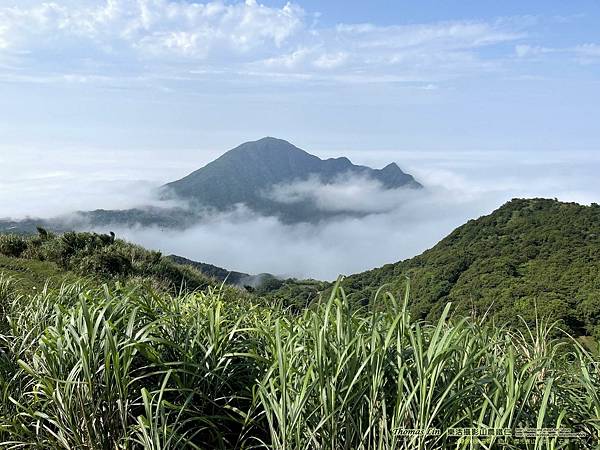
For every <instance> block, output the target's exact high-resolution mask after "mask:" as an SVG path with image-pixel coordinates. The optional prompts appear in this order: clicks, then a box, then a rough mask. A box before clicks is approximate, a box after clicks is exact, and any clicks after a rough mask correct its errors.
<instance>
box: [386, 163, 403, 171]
mask: <svg viewBox="0 0 600 450" xmlns="http://www.w3.org/2000/svg"><path fill="white" fill-rule="evenodd" d="M398 170H400V171H401V169H400V167H398V164H396V163H395V162H391V163H389V164H388V165H387V166H385V167H384V168H383V169H381V171H382V172H383V171H386V172H392V171H394V172H395V171H398Z"/></svg>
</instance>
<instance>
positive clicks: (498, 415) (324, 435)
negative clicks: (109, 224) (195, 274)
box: [0, 278, 600, 450]
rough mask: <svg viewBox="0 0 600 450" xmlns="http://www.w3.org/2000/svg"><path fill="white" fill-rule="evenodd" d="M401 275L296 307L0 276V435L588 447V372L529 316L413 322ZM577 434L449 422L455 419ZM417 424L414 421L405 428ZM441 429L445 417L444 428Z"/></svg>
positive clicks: (82, 443) (200, 443) (593, 399)
mask: <svg viewBox="0 0 600 450" xmlns="http://www.w3.org/2000/svg"><path fill="white" fill-rule="evenodd" d="M408 297H409V295H408V292H407V293H406V295H405V296H404V297H403V298H395V297H394V296H392V295H390V294H387V293H385V289H382V290H381V291H380V292H379V293H378V295H377V297H376V298H375V299H374V301H373V304H372V305H371V307H370V308H369V309H366V308H364V307H360V306H356V305H353V304H352V303H351V302H349V301H348V300H347V298H346V297H345V295H344V291H343V289H342V287H341V286H340V285H339V284H338V285H336V287H335V288H334V289H333V292H332V293H331V296H330V297H329V298H326V299H322V300H321V301H320V302H318V303H316V304H314V305H312V306H311V307H310V308H307V309H306V310H304V311H302V312H300V313H298V312H294V311H289V310H286V309H284V308H283V307H281V306H279V305H265V304H256V303H252V301H251V300H250V299H248V298H242V299H240V301H237V302H234V301H231V300H227V301H226V300H225V299H224V298H223V297H222V295H221V292H220V291H219V290H218V289H209V290H207V291H205V292H200V293H194V294H187V295H181V296H171V295H168V294H164V293H158V292H154V291H153V290H152V289H150V288H147V287H143V286H141V285H139V286H131V285H129V286H125V285H120V284H116V285H113V286H110V287H109V286H105V287H104V288H103V289H97V288H90V287H87V286H85V285H81V284H78V285H70V286H64V287H63V288H62V289H61V290H60V291H50V290H49V289H46V290H44V291H42V292H40V293H37V294H32V295H28V296H24V295H20V294H17V291H16V290H14V289H12V288H11V285H10V282H9V281H8V280H6V279H2V278H0V308H1V311H2V317H0V334H1V335H0V396H1V398H0V442H1V444H0V446H1V447H2V448H39V449H61V448H62V449H117V448H123V449H129V448H147V449H161V450H162V449H165V450H166V449H178V448H192V449H194V448H196V449H200V448H223V449H225V448H227V449H230V448H239V449H242V448H244V449H249V448H271V449H281V450H283V449H290V450H291V449H294V450H296V449H331V450H333V449H336V450H337V449H365V450H367V449H369V450H371V449H373V450H376V449H377V450H379V449H381V450H384V449H385V450H388V449H390V450H391V449H435V448H481V449H487V448H536V449H537V448H590V447H591V446H593V445H597V442H598V433H599V430H600V420H599V418H600V390H599V386H600V383H599V381H600V380H599V373H598V370H597V368H596V366H595V365H594V364H593V363H594V360H593V357H592V356H591V355H590V354H589V353H588V352H587V351H586V350H585V349H584V348H583V347H582V346H580V345H579V344H578V343H577V342H576V341H575V340H573V339H570V338H569V337H568V336H565V337H564V338H563V339H553V338H551V337H550V336H551V335H553V333H551V332H552V331H553V330H552V329H553V327H554V325H553V324H550V323H546V322H544V321H543V320H540V321H539V322H538V323H537V326H536V327H535V328H533V329H529V330H528V331H527V329H525V330H526V331H525V332H523V331H517V330H512V329H505V328H498V327H489V326H487V325H483V324H479V323H475V322H472V321H469V320H467V319H461V318H453V317H452V308H451V305H447V306H446V308H445V309H444V312H443V314H442V316H441V318H440V320H439V321H438V322H437V323H424V322H420V321H415V320H413V319H412V318H411V317H410V314H409V313H408V312H407V308H406V304H407V302H408V300H409V299H408ZM460 427H467V428H478V429H490V428H503V429H511V430H516V429H518V428H538V429H540V428H572V429H574V430H576V431H581V432H583V433H584V437H581V438H574V439H571V440H568V439H565V438H557V437H553V436H549V437H537V438H533V439H531V440H528V441H526V442H521V441H518V440H516V439H514V438H506V439H505V438H501V437H490V438H487V437H473V438H467V437H455V436H450V435H449V433H448V429H450V428H460ZM410 430H420V434H413V435H408V436H404V434H410ZM438 431H439V433H438Z"/></svg>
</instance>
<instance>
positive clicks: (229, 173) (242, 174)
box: [163, 137, 422, 221]
mask: <svg viewBox="0 0 600 450" xmlns="http://www.w3.org/2000/svg"><path fill="white" fill-rule="evenodd" d="M348 175H360V176H365V177H370V178H372V179H375V180H377V181H379V182H380V183H381V184H382V186H383V187H384V188H386V189H395V188H401V187H408V188H415V189H417V188H421V187H422V186H421V185H420V184H419V183H418V182H416V181H415V179H414V178H413V177H412V176H411V175H408V174H406V173H404V172H403V171H402V170H401V169H400V168H399V167H398V166H397V165H396V164H395V163H392V164H389V165H388V166H386V167H385V168H383V169H378V170H377V169H371V168H369V167H365V166H357V165H354V164H352V163H351V162H350V160H349V159H348V158H331V159H326V160H322V159H320V158H318V157H316V156H314V155H311V154H309V153H307V152H305V151H304V150H301V149H299V148H298V147H296V146H294V145H292V144H290V143H289V142H287V141H284V140H282V139H276V138H272V137H266V138H263V139H260V140H258V141H254V142H246V143H244V144H242V145H240V146H238V147H236V148H234V149H233V150H230V151H228V152H227V153H225V154H224V155H222V156H221V157H220V158H218V159H216V160H215V161H213V162H211V163H209V164H207V165H206V166H205V167H203V168H201V169H199V170H196V171H195V172H193V173H191V174H189V175H188V176H186V177H185V178H182V179H181V180H178V181H175V182H172V183H169V184H167V185H165V186H164V188H163V189H164V193H165V195H166V196H176V197H178V198H181V199H185V200H188V201H190V202H192V204H194V205H197V206H201V207H210V208H214V209H217V210H226V209H230V208H232V207H233V206H234V205H236V204H238V203H244V204H246V205H247V206H249V207H250V208H252V209H253V210H255V211H258V212H261V213H265V214H275V215H279V216H280V217H282V218H283V219H284V220H288V221H312V220H315V219H319V218H322V217H324V216H327V214H326V213H324V212H323V211H320V210H318V209H317V207H316V205H314V204H312V203H311V202H308V201H307V202H295V203H293V204H291V205H290V204H284V203H281V202H277V201H274V200H272V199H270V198H269V197H268V195H266V194H267V192H268V190H269V189H270V188H272V187H273V186H274V185H277V184H281V183H290V182H292V181H296V180H306V179H307V178H309V177H310V176H316V177H318V178H319V179H320V180H321V181H322V182H325V183H326V182H330V181H333V180H334V179H336V178H337V177H344V176H348Z"/></svg>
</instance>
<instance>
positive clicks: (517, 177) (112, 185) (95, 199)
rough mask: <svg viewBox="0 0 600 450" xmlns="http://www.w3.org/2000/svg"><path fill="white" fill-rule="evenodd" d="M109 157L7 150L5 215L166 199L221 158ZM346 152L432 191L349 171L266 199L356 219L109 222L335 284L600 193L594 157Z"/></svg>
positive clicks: (146, 236) (165, 247)
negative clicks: (518, 211) (532, 210)
mask: <svg viewBox="0 0 600 450" xmlns="http://www.w3.org/2000/svg"><path fill="white" fill-rule="evenodd" d="M96 154H97V153H96ZM109 154H110V155H111V157H110V158H105V159H98V160H97V161H95V162H94V161H92V162H90V161H89V160H82V159H79V160H78V159H77V157H76V155H72V157H71V158H68V160H69V161H79V162H78V163H68V164H65V163H64V161H63V159H62V158H61V161H59V162H57V163H53V162H52V160H50V159H46V160H43V161H41V162H40V163H39V164H37V165H35V164H33V165H31V166H29V165H27V164H29V163H26V161H25V159H24V158H21V159H19V158H17V159H13V160H9V159H8V157H7V156H6V155H2V157H1V158H2V165H1V166H0V167H1V168H0V172H1V173H0V176H1V180H2V181H0V187H1V188H2V189H1V192H0V200H1V204H2V211H0V217H2V216H4V217H24V216H46V217H51V216H55V215H57V214H59V213H67V212H69V211H75V210H91V209H96V208H111V209H119V208H128V207H133V206H142V205H160V206H168V205H165V204H164V203H161V202H159V201H158V200H157V199H156V198H155V197H154V196H153V194H152V193H153V192H154V191H153V189H154V188H155V187H157V186H159V185H161V184H162V183H164V182H167V181H171V180H173V179H176V178H178V177H181V176H183V175H186V174H187V173H188V172H190V171H191V170H194V169H195V168H198V167H201V166H202V165H203V164H205V163H206V162H208V161H209V160H211V159H213V158H214V154H210V153H202V152H199V151H188V150H186V151H183V150H181V151H178V152H177V153H176V155H177V157H175V158H174V157H173V155H174V153H173V152H171V153H170V154H165V153H160V152H156V153H152V158H149V157H148V154H147V153H145V154H143V155H144V156H141V155H142V153H140V152H139V151H138V152H135V151H129V152H125V151H123V152H113V153H109ZM317 154H318V155H319V156H321V157H329V156H339V154H338V155H330V154H328V153H326V152H320V153H319V152H317ZM347 154H348V155H349V156H350V157H351V159H352V160H353V161H354V162H356V163H360V164H368V165H371V166H372V167H382V166H384V165H385V164H387V163H388V162H390V161H396V162H397V163H398V164H399V165H400V167H401V168H402V169H403V170H405V171H406V172H408V173H411V174H412V175H414V176H415V178H416V179H417V180H418V181H419V182H421V183H422V184H423V185H424V186H425V189H422V190H402V189H400V190H385V189H383V188H382V186H381V185H379V184H378V183H377V182H375V181H373V180H369V179H365V178H362V177H354V178H353V177H341V178H339V179H336V180H333V182H329V183H327V184H323V183H322V181H320V180H318V179H309V180H298V181H295V182H293V183H290V184H286V185H278V186H274V187H273V188H272V189H271V190H270V191H269V192H267V193H265V195H268V196H269V197H270V198H271V199H274V200H276V201H280V202H282V203H287V204H290V203H292V204H293V203H294V202H298V201H305V200H311V201H313V202H315V204H316V205H317V206H318V207H319V208H320V209H322V210H323V211H345V212H355V213H357V215H355V216H352V217H339V218H335V219H330V220H326V221H321V222H319V223H311V224H308V223H303V224H285V223H282V222H281V221H279V220H278V219H277V218H275V217H265V216H261V215H259V214H257V213H255V212H253V211H251V210H249V209H248V208H247V207H245V206H244V205H237V206H236V207H235V209H233V210H232V211H229V212H226V213H214V214H211V215H207V216H206V217H204V219H203V220H202V221H201V222H199V223H198V224H196V225H195V226H193V227H191V228H188V229H186V230H169V229H160V228H157V227H134V228H123V227H119V226H113V227H110V229H111V230H113V231H115V232H116V233H117V235H118V236H119V237H121V238H124V239H127V240H129V241H132V242H136V243H139V244H141V245H143V246H145V247H148V248H152V249H157V250H160V251H162V252H163V253H164V254H177V255H180V256H184V257H186V258H189V259H193V260H197V261H201V262H207V263H211V264H215V265H218V266H221V267H224V268H226V269H229V270H236V271H240V272H246V273H251V274H256V273H262V272H269V273H273V274H276V275H280V276H286V277H297V278H317V279H323V280H332V279H335V278H336V277H337V276H338V275H339V274H350V273H355V272H359V271H363V270H368V269H371V268H373V267H378V266H381V265H383V264H386V263H391V262H396V261H399V260H402V259H405V258H409V257H412V256H415V255H417V254H419V253H421V252H423V251H424V250H426V249H427V248H430V247H432V246H433V245H435V244H436V243H437V242H438V241H439V240H440V239H442V238H443V237H444V236H446V235H447V234H449V233H450V232H451V231H452V230H453V229H454V228H456V227H458V226H460V225H461V224H463V223H465V222H466V221H467V220H469V219H473V218H477V217H479V216H481V215H484V214H488V213H490V212H491V211H493V210H494V209H496V208H498V207H500V206H501V205H502V204H503V203H505V202H506V201H508V200H510V199H511V198H515V197H546V198H558V199H559V200H562V201H575V202H578V203H583V204H589V203H591V202H598V201H599V200H600V187H599V186H598V183H597V174H598V173H599V169H600V157H599V156H596V155H595V154H594V153H585V152H581V153H573V152H570V153H566V152H565V153H560V152H553V153H547V152H546V153H543V154H542V153H541V152H540V153H535V152H531V153H529V154H528V156H527V157H526V158H525V157H522V156H521V155H519V154H516V153H514V152H491V153H490V152H481V153H476V152H450V153H449V152H444V153H441V152H418V153H417V152H415V153H410V152H376V151H373V152H360V153H356V154H352V152H348V153H347ZM105 156H106V155H105ZM73 157H75V158H74V159H73ZM69 164H71V165H69ZM73 164H75V165H73ZM17 169H18V170H17ZM19 171H20V172H19ZM98 231H103V232H106V231H109V230H108V228H103V229H98Z"/></svg>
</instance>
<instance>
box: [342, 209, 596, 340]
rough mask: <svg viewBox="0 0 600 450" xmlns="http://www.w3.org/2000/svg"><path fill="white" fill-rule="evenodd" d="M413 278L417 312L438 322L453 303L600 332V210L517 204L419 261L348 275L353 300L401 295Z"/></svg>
mask: <svg viewBox="0 0 600 450" xmlns="http://www.w3.org/2000/svg"><path fill="white" fill-rule="evenodd" d="M406 277H408V278H410V280H411V286H412V294H413V295H412V297H413V301H412V303H411V310H412V312H413V313H414V314H416V315H417V316H418V317H421V318H427V319H434V318H435V317H438V316H439V314H440V312H441V308H442V307H443V305H445V304H446V302H449V301H451V302H453V303H454V304H455V305H456V307H457V310H458V312H459V313H462V314H465V315H473V316H476V317H483V316H484V315H486V314H487V315H488V316H489V317H492V318H495V320H496V321H498V322H506V321H508V322H511V323H513V324H514V323H516V322H517V320H518V319H517V316H519V315H520V316H522V317H524V318H525V319H526V320H527V321H528V322H529V323H532V321H533V320H534V317H535V313H536V309H537V312H538V313H540V314H542V315H546V316H548V317H550V318H551V319H553V320H559V321H560V324H561V326H563V327H564V328H566V329H567V330H569V331H570V332H572V333H574V334H577V335H596V336H597V335H598V333H599V331H600V329H599V326H600V206H598V205H592V206H581V205H578V204H576V203H561V202H558V201H554V200H546V199H531V200H513V201H511V202H509V203H507V204H505V205H504V206H502V207H501V208H499V209H498V210H496V211H494V212H493V213H492V214H490V215H489V216H484V217H481V218H479V219H477V220H471V221H469V222H468V223H466V224H465V225H463V226H461V227H459V228H457V229H456V230H455V231H454V232H452V233H451V234H450V235H449V236H448V237H446V238H445V239H443V240H442V241H440V242H439V243H438V244H437V245H436V246H435V247H433V248H432V249H430V250H428V251H426V252H424V253H423V254H422V255H420V256H417V257H415V258H412V259H409V260H406V261H402V262H399V263H396V264H388V265H385V266H383V267H381V268H378V269H373V270H370V271H367V272H363V273H360V274H356V275H352V276H349V277H348V278H346V279H345V281H344V287H345V289H346V290H347V291H348V293H349V295H350V296H351V298H355V299H367V300H368V299H372V298H373V295H374V293H375V291H376V290H377V289H378V288H379V287H380V286H381V285H383V284H386V285H388V288H389V289H391V290H392V291H394V292H398V291H399V290H401V289H402V286H403V283H404V281H405V279H406Z"/></svg>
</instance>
